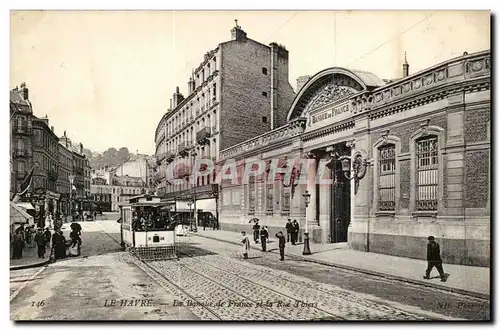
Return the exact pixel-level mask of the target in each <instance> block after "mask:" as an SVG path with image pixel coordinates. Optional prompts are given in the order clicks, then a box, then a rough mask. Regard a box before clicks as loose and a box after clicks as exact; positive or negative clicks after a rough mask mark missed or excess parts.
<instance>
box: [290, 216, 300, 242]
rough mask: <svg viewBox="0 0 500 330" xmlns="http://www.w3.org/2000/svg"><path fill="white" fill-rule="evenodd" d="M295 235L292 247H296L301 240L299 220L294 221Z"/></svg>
mask: <svg viewBox="0 0 500 330" xmlns="http://www.w3.org/2000/svg"><path fill="white" fill-rule="evenodd" d="M292 226H293V235H292V245H295V244H296V243H297V241H298V240H299V223H298V222H297V220H293V223H292Z"/></svg>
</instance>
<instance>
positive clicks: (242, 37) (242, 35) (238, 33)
mask: <svg viewBox="0 0 500 330" xmlns="http://www.w3.org/2000/svg"><path fill="white" fill-rule="evenodd" d="M234 22H235V23H236V25H235V27H234V28H232V29H231V40H236V41H246V39H247V33H246V32H245V31H243V30H242V29H241V26H239V25H238V20H237V19H235V20H234Z"/></svg>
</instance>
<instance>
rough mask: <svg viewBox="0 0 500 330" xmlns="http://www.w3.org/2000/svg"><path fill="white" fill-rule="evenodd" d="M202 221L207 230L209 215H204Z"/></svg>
mask: <svg viewBox="0 0 500 330" xmlns="http://www.w3.org/2000/svg"><path fill="white" fill-rule="evenodd" d="M201 221H202V223H203V230H205V228H206V227H207V217H206V216H203V219H202V220H201Z"/></svg>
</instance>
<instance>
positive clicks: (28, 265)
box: [10, 259, 50, 270]
mask: <svg viewBox="0 0 500 330" xmlns="http://www.w3.org/2000/svg"><path fill="white" fill-rule="evenodd" d="M49 263H50V259H47V260H45V261H40V262H34V263H31V264H27V265H18V266H10V270H21V269H28V268H35V267H42V266H45V265H48V264H49Z"/></svg>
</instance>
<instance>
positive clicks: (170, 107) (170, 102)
mask: <svg viewBox="0 0 500 330" xmlns="http://www.w3.org/2000/svg"><path fill="white" fill-rule="evenodd" d="M170 109H172V99H170Z"/></svg>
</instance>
